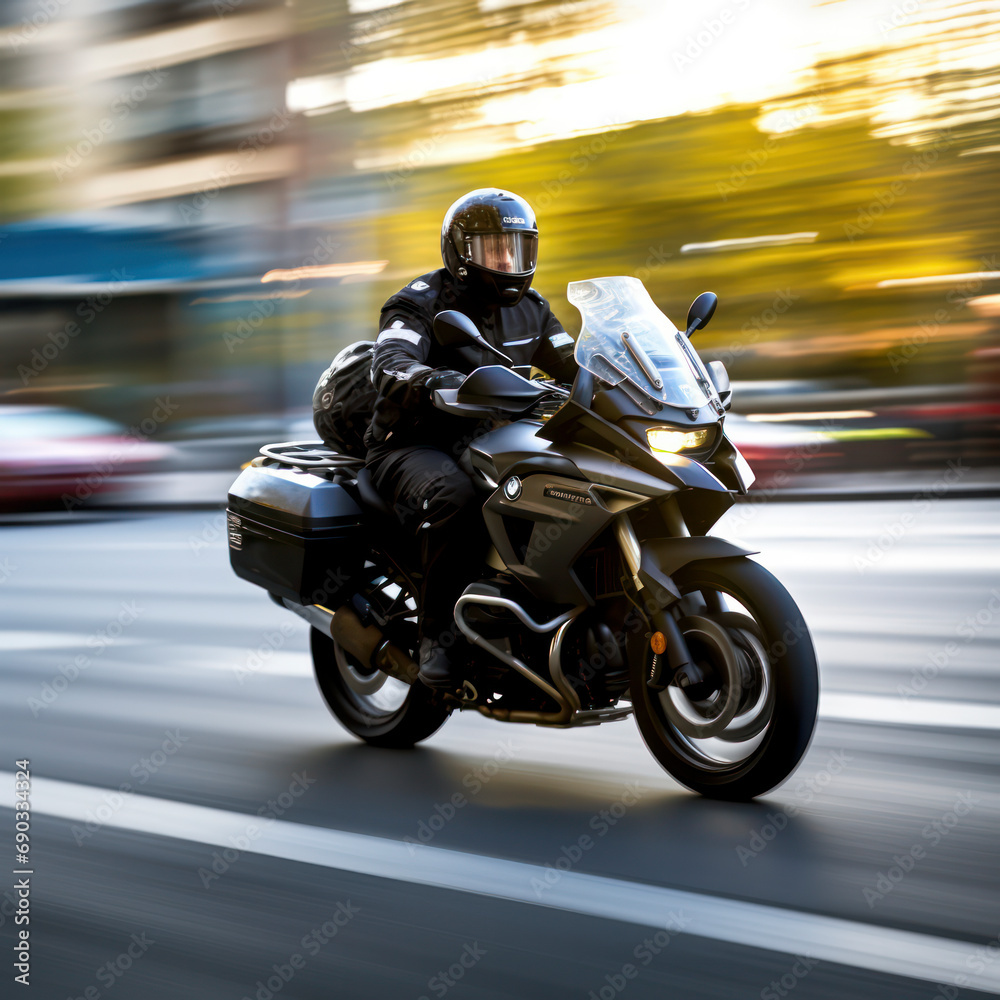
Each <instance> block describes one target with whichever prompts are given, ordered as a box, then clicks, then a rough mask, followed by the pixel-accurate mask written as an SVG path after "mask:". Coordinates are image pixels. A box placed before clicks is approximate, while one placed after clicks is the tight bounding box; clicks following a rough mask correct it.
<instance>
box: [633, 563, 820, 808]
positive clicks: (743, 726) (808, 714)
mask: <svg viewBox="0 0 1000 1000" xmlns="http://www.w3.org/2000/svg"><path fill="white" fill-rule="evenodd" d="M674 582H675V583H676V584H677V587H678V589H679V590H680V592H681V594H682V595H683V596H682V600H681V601H680V602H678V604H677V605H675V606H674V607H673V608H672V609H671V613H673V614H674V617H675V618H676V619H677V623H678V626H679V627H680V630H681V632H682V633H683V634H684V637H685V640H686V641H687V644H688V649H689V650H690V652H691V657H692V660H693V661H694V662H695V664H696V665H697V666H698V667H699V668H700V670H701V672H702V674H703V675H704V678H705V680H704V683H703V684H699V685H698V686H697V688H686V689H682V688H681V687H679V686H678V685H677V684H674V683H672V684H670V685H669V686H667V687H666V689H665V690H663V691H655V690H653V689H652V688H650V687H649V686H648V684H647V679H648V678H649V676H650V674H651V671H652V670H653V656H654V654H653V652H652V650H651V649H650V645H649V640H648V639H647V638H646V637H645V636H643V635H642V634H641V633H640V634H639V635H637V636H636V638H635V640H634V641H633V643H632V645H631V648H630V650H629V669H630V675H631V677H630V679H631V692H632V701H633V706H634V710H635V717H636V722H637V723H638V726H639V732H640V733H641V734H642V738H643V740H644V741H645V743H646V746H647V747H649V749H650V751H651V752H652V754H653V756H654V757H656V759H657V760H658V761H659V762H660V764H661V765H662V766H663V767H664V768H665V769H666V770H667V771H668V772H669V773H670V774H671V775H673V777H675V778H676V779H677V780H678V781H680V782H681V783H682V784H684V785H686V786H687V787H688V788H690V789H692V790H693V791H696V792H700V793H701V794H702V795H706V796H709V797H711V798H719V799H733V800H746V799H752V798H753V797H754V796H757V795H762V794H764V793H765V792H768V791H770V790H771V789H772V788H774V787H775V786H777V785H779V784H780V783H781V782H782V781H784V780H785V778H787V777H788V775H789V774H791V773H792V771H793V770H794V769H795V767H796V766H797V765H798V763H799V761H800V760H801V759H802V756H803V755H804V754H805V751H806V748H807V747H808V745H809V740H810V738H811V737H812V732H813V728H814V726H815V723H816V710H817V703H818V699H819V679H818V673H817V667H816V656H815V653H814V651H813V646H812V641H811V639H810V638H809V632H808V629H807V628H806V626H805V622H804V621H803V619H802V614H801V612H800V611H799V609H798V607H797V606H796V604H795V602H794V601H793V600H792V598H791V596H790V595H789V594H788V591H786V590H785V588H784V587H783V586H782V585H781V583H780V582H779V581H778V580H776V579H775V578H774V577H773V576H772V575H771V574H770V573H769V572H768V571H767V570H766V569H764V567H763V566H760V565H759V564H757V563H755V562H751V561H750V560H749V559H745V558H736V559H713V560H706V561H704V562H696V563H691V564H690V565H688V566H685V567H684V568H683V569H682V570H680V571H679V572H678V573H677V574H675V576H674ZM664 666H665V665H664Z"/></svg>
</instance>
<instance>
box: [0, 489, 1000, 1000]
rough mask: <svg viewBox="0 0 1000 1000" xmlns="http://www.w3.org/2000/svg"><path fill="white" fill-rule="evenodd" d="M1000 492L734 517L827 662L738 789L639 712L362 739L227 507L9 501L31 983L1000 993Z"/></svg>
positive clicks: (9, 602) (11, 744)
mask: <svg viewBox="0 0 1000 1000" xmlns="http://www.w3.org/2000/svg"><path fill="white" fill-rule="evenodd" d="M998 513H1000V501H996V500H947V499H946V500H942V501H940V502H937V503H923V504H921V503H918V502H915V501H909V500H906V501H892V502H877V503H875V502H859V503H838V504H833V503H798V504H781V503H777V502H770V503H766V502H762V503H760V504H756V505H747V506H744V507H740V508H737V509H735V510H734V511H733V512H731V513H730V515H727V518H728V521H729V524H728V525H727V524H724V525H722V526H720V529H719V532H718V533H720V534H730V535H735V536H737V537H739V538H741V539H743V540H744V541H746V542H748V543H752V544H753V547H755V548H756V547H759V548H760V549H761V550H762V554H761V556H760V557H758V558H760V559H761V561H762V562H764V563H765V564H766V565H768V566H769V568H771V569H772V570H773V571H775V572H776V573H777V574H778V575H779V576H780V577H781V578H782V579H783V580H784V581H785V583H786V585H787V586H788V587H789V589H790V590H791V591H792V593H793V595H794V596H795V597H796V598H797V599H798V600H799V602H800V604H801V606H802V607H803V610H804V612H805V614H806V619H807V621H808V622H809V623H810V625H811V627H812V629H813V631H814V638H815V640H816V645H817V650H818V653H819V656H820V663H821V670H822V683H823V700H822V703H821V712H822V718H821V721H820V723H819V726H818V730H817V733H816V736H815V739H814V741H813V744H812V747H811V749H810V751H809V753H808V755H807V757H806V759H805V761H804V762H803V764H802V766H801V767H800V768H799V770H798V771H797V772H796V774H794V775H793V776H792V778H791V779H790V780H789V781H788V782H787V783H786V784H785V785H784V786H783V787H782V788H781V789H779V790H778V791H776V792H774V793H772V794H771V795H769V796H768V797H767V798H766V799H763V800H760V801H758V802H755V803H752V804H745V805H730V804H720V803H713V802H709V801H705V800H701V799H699V798H697V797H695V796H693V795H691V794H690V793H688V792H686V791H685V790H683V789H682V788H680V787H679V786H677V785H676V784H675V783H674V782H673V781H671V779H670V778H669V777H668V776H667V775H666V774H664V773H663V772H662V771H661V770H660V769H659V767H658V766H657V765H656V764H655V763H654V762H653V760H652V758H651V757H650V756H649V754H648V753H647V751H646V750H645V748H644V747H643V745H642V743H641V741H640V739H639V737H638V734H637V733H636V730H635V727H634V724H633V723H632V722H631V721H630V720H627V721H625V722H619V723H615V724H613V725H610V726H604V727H601V728H599V729H591V730H583V731H569V732H562V731H545V730H540V729H535V728H533V727H532V728H527V727H521V726H503V725H501V724H498V723H491V722H488V721H487V720H485V719H482V718H479V717H472V716H469V715H463V716H461V717H454V718H452V719H451V720H449V722H448V723H447V724H446V725H445V727H444V728H443V729H442V730H441V731H440V732H439V733H438V734H437V735H436V736H434V737H433V738H432V739H431V740H429V741H428V742H427V743H426V744H424V745H423V746H422V747H420V748H418V749H416V750H414V751H412V752H405V753H394V752H390V751H380V750H375V749H371V748H368V747H365V746H363V745H361V744H359V743H357V742H355V741H354V740H353V739H352V738H351V737H349V736H348V735H347V734H346V733H345V732H344V731H342V730H341V729H340V728H339V727H338V725H337V723H336V722H335V720H334V719H333V718H332V717H330V716H329V715H328V713H327V711H326V708H325V707H324V705H323V703H322V701H321V699H320V696H319V693H318V691H317V690H316V687H315V684H314V682H313V680H312V677H311V675H310V668H309V662H308V656H307V653H306V646H307V636H306V627H305V625H304V624H303V623H302V622H300V621H299V620H298V619H295V618H293V617H292V616H291V615H288V614H287V613H283V612H282V611H281V610H280V609H279V608H277V607H276V606H275V605H273V604H272V603H271V602H270V601H269V600H268V599H267V597H266V595H265V594H264V593H263V592H262V591H258V590H256V589H255V588H253V587H251V586H250V585H248V584H245V583H243V582H241V581H239V580H238V579H236V578H235V577H234V576H233V575H232V573H231V571H230V570H229V567H228V561H227V554H226V548H225V536H224V531H223V528H222V525H223V522H222V516H221V515H220V514H217V513H183V514H171V515H152V516H148V515H147V516H141V517H118V518H116V519H112V520H96V521H92V522H88V523H76V524H62V523H49V524H26V525H14V526H10V525H8V526H5V527H2V528H0V581H2V582H0V650H2V655H0V663H2V667H0V684H2V698H0V746H2V750H3V756H2V757H0V772H3V774H2V776H0V780H3V781H4V782H7V783H8V788H9V790H8V791H7V792H5V793H4V795H3V800H4V801H5V802H10V801H11V798H12V795H13V775H12V773H11V772H13V771H14V770H15V769H16V766H15V761H17V760H19V759H22V758H29V759H30V761H31V772H32V779H33V787H32V805H33V808H34V815H33V818H32V824H31V832H30V836H31V858H32V868H31V869H30V870H31V871H32V872H33V874H32V875H31V879H30V893H31V894H30V905H31V910H30V917H31V924H30V929H31V932H32V933H31V938H30V941H31V953H32V956H33V957H32V961H31V985H32V990H33V992H28V993H26V994H25V995H27V996H35V997H40V998H43V1000H65V998H71V997H72V998H77V997H86V998H87V1000H96V998H97V997H105V996H106V997H111V998H113V1000H127V998H141V1000H158V998H168V997H169V998H177V997H186V998H206V1000H226V998H230V997H231V998H233V1000H240V998H242V997H248V998H257V1000H269V998H271V997H281V998H282V1000H284V998H293V997H294V998H304V1000H311V998H320V997H323V998H326V997H337V998H340V997H352V998H353V997H358V998H383V997H385V998H412V1000H418V998H420V997H440V996H444V995H446V994H448V993H451V994H453V996H454V997H455V998H468V1000H481V998H487V997H521V998H534V997H546V998H548V997H580V998H581V1000H583V998H587V997H590V996H591V995H593V996H596V997H598V998H600V1000H613V998H615V997H617V996H619V995H624V996H625V998H626V1000H628V998H630V997H636V998H638V997H657V998H662V997H671V998H672V997H678V998H692V1000H693V998H724V1000H732V998H739V997H747V998H755V997H760V998H761V1000H771V998H772V997H776V996H781V997H784V996H787V995H789V994H792V995H794V997H795V998H796V1000H800V998H802V1000H805V998H812V997H816V998H818V997H824V998H841V997H879V998H883V997H885V998H896V997H899V998H904V997H905V998H927V1000H933V998H934V997H936V996H938V997H948V998H949V1000H951V998H954V997H955V996H974V995H976V993H975V992H973V991H972V990H971V989H969V988H968V986H967V985H966V983H965V981H964V980H963V979H962V978H960V977H963V976H964V977H968V979H969V981H970V982H971V983H972V985H974V986H975V987H976V988H977V989H978V990H980V991H982V990H985V991H987V992H996V993H1000V942H998V935H1000V861H998V845H1000V836H998V835H1000V794H998V782H997V776H998V770H997V765H998V762H1000V547H998V535H1000V520H998V517H997V515H998ZM0 812H2V824H0V829H2V830H3V834H2V835H0V844H4V845H9V846H4V847H3V848H2V849H3V850H4V851H9V852H10V855H9V856H10V858H11V861H12V862H13V841H14V817H13V813H12V812H11V810H10V809H9V808H5V809H3V810H0ZM581 845H586V846H581ZM17 867H18V866H17V865H15V864H11V865H10V866H9V868H10V869H14V868H17ZM5 878H6V884H5V885H0V889H2V891H3V892H4V893H6V894H7V895H6V896H5V898H4V901H3V904H2V905H0V915H2V928H0V929H2V934H3V936H4V954H5V956H7V957H6V959H5V962H4V963H3V965H4V968H3V970H2V971H0V976H2V977H3V982H4V986H3V989H2V993H3V995H4V996H8V995H9V996H16V995H19V994H17V993H15V992H14V986H16V984H14V985H13V986H12V987H11V988H10V990H9V991H8V987H7V985H6V984H7V982H10V981H12V979H13V976H14V974H15V973H14V970H13V969H12V967H11V964H10V956H11V953H12V952H11V942H12V940H13V933H14V931H15V925H14V922H13V917H12V914H13V908H14V904H15V901H16V899H17V896H16V895H14V894H13V886H14V883H15V882H16V881H17V879H18V876H17V875H13V874H11V875H8V876H6V877H5ZM991 942H992V946H991ZM979 995H982V992H980V993H979Z"/></svg>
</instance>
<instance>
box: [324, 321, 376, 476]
mask: <svg viewBox="0 0 1000 1000" xmlns="http://www.w3.org/2000/svg"><path fill="white" fill-rule="evenodd" d="M374 351H375V343H374V341H371V340H359V341H358V342H357V343H355V344H351V345H350V346H348V347H345V348H344V349H343V350H342V351H341V352H340V353H339V354H338V355H337V356H336V357H335V358H334V359H333V361H332V362H331V363H330V367H329V368H327V370H326V371H325V372H323V374H322V375H320V377H319V382H317V383H316V389H315V391H314V392H313V401H312V403H313V424H314V425H315V427H316V430H317V432H318V433H319V436H320V438H322V440H323V443H324V444H325V445H327V446H328V447H330V448H332V449H333V450H334V451H336V452H339V453H341V454H345V455H354V456H355V457H356V458H364V457H365V452H366V448H365V445H364V437H365V432H366V431H367V430H368V425H369V424H370V423H371V420H372V413H373V411H374V409H375V396H376V392H375V386H374V385H372V380H371V367H372V354H373V353H374Z"/></svg>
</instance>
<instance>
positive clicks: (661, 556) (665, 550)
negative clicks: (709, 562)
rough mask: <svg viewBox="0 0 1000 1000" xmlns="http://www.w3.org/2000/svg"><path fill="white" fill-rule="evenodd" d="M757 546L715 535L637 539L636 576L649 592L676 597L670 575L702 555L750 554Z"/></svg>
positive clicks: (675, 589)
mask: <svg viewBox="0 0 1000 1000" xmlns="http://www.w3.org/2000/svg"><path fill="white" fill-rule="evenodd" d="M757 551H759V550H756V549H744V548H743V547H742V546H739V545H736V544H734V543H733V542H727V541H726V539H724V538H716V537H715V536H714V535H692V536H691V537H689V538H649V539H646V540H645V541H643V542H640V558H639V580H640V582H641V583H642V585H643V587H644V588H646V589H648V590H650V592H652V593H654V594H655V593H658V592H662V591H666V592H667V593H669V594H671V595H672V596H673V597H674V598H675V599H679V598H680V596H681V595H680V591H679V590H678V589H677V585H676V584H675V583H674V581H673V579H672V577H673V575H674V574H675V573H676V572H677V571H678V570H681V569H683V568H684V567H685V566H687V565H688V564H689V563H693V562H699V561H701V560H703V559H730V558H732V557H733V556H752V555H754V554H755V553H756V552H757Z"/></svg>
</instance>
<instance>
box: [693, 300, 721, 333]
mask: <svg viewBox="0 0 1000 1000" xmlns="http://www.w3.org/2000/svg"><path fill="white" fill-rule="evenodd" d="M718 304H719V296H718V295H716V294H715V292H702V293H701V295H699V296H698V298H696V299H695V300H694V302H692V303H691V308H690V309H688V319H687V335H688V336H689V337H690V336H691V334H693V333H694V332H695V330H704V329H705V327H706V326H708V321H709V320H710V319H711V318H712V317H713V316H714V315H715V307H716V306H717V305H718Z"/></svg>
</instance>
